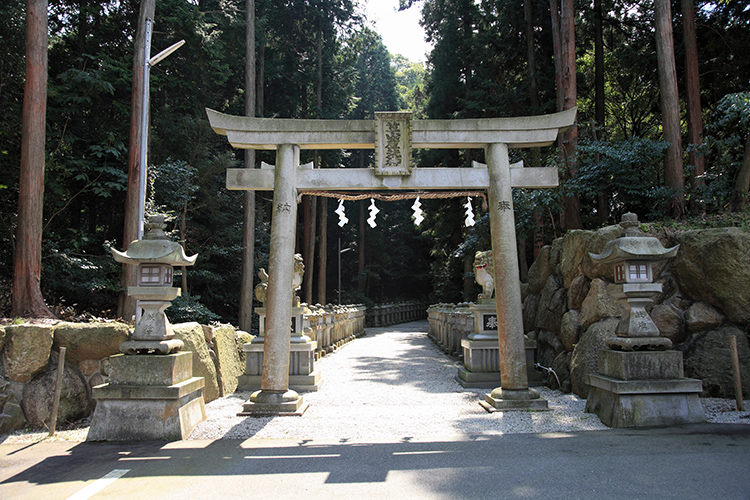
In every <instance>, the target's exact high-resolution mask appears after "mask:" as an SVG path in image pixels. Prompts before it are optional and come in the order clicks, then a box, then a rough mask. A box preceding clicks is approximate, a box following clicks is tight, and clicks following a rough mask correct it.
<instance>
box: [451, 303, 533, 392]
mask: <svg viewBox="0 0 750 500" xmlns="http://www.w3.org/2000/svg"><path fill="white" fill-rule="evenodd" d="M470 309H471V312H472V314H473V316H474V333H472V334H470V335H469V336H468V337H467V338H465V339H461V348H462V349H463V361H464V365H463V366H461V367H459V368H458V371H457V373H456V380H458V383H459V384H461V386H462V387H497V386H499V385H500V377H501V374H500V349H499V347H498V340H497V307H496V306H495V304H472V305H471V307H470ZM525 345H526V371H527V375H528V379H529V385H531V386H538V385H542V375H541V373H539V372H538V371H536V370H534V351H535V350H536V341H534V340H531V339H529V338H526V339H525Z"/></svg>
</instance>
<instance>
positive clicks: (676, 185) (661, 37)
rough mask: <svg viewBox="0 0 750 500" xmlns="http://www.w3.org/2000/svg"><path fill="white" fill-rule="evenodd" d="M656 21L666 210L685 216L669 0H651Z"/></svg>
mask: <svg viewBox="0 0 750 500" xmlns="http://www.w3.org/2000/svg"><path fill="white" fill-rule="evenodd" d="M654 20H655V24H656V27H655V28H656V30H655V31H656V57H657V60H658V66H659V89H660V94H661V111H662V130H663V133H664V140H665V141H667V142H669V144H670V146H669V148H667V151H666V156H665V158H664V181H665V184H666V185H667V187H669V188H671V189H673V190H674V191H675V195H674V197H673V198H672V199H671V201H670V207H669V213H670V215H672V216H673V217H677V218H679V217H682V216H683V215H685V179H684V171H683V166H682V136H681V131H680V99H679V94H678V92H677V70H676V68H675V60H674V37H673V33H672V9H671V6H670V2H669V0H654Z"/></svg>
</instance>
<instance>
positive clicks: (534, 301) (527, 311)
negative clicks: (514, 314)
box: [523, 293, 539, 333]
mask: <svg viewBox="0 0 750 500" xmlns="http://www.w3.org/2000/svg"><path fill="white" fill-rule="evenodd" d="M538 308H539V295H537V294H535V293H531V294H529V295H528V296H527V297H526V299H525V300H524V301H523V333H529V332H530V331H532V330H535V329H536V312H537V310H538Z"/></svg>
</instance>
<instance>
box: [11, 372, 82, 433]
mask: <svg viewBox="0 0 750 500" xmlns="http://www.w3.org/2000/svg"><path fill="white" fill-rule="evenodd" d="M56 382H57V363H56V362H53V363H51V364H50V366H49V368H48V369H47V370H45V371H44V372H42V373H40V374H39V375H37V376H36V377H34V378H33V379H32V380H31V381H30V382H29V383H28V384H26V387H25V388H24V391H23V401H21V407H22V408H23V412H24V414H25V415H26V419H27V420H28V421H29V424H30V425H31V426H33V427H45V426H46V425H48V424H49V419H50V415H51V414H52V404H53V402H54V396H55V384H56ZM92 406H93V405H92V401H91V396H90V393H89V390H88V384H87V383H86V381H85V380H84V379H83V376H81V374H80V373H79V372H78V370H77V369H75V368H73V367H72V366H68V365H67V364H66V365H65V369H64V371H63V379H62V391H61V392H60V403H59V405H58V407H57V425H61V424H64V423H66V422H75V421H76V420H79V419H81V418H84V417H87V416H89V415H90V414H91V410H92Z"/></svg>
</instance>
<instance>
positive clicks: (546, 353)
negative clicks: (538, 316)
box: [536, 330, 565, 367]
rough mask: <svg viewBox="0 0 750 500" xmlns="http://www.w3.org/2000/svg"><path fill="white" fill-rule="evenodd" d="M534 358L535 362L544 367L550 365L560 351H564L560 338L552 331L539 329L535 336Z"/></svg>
mask: <svg viewBox="0 0 750 500" xmlns="http://www.w3.org/2000/svg"><path fill="white" fill-rule="evenodd" d="M536 341H537V348H536V360H537V362H538V363H539V364H540V365H542V366H546V367H550V366H552V362H553V361H554V359H555V358H556V357H557V355H558V354H560V353H561V352H565V348H564V347H563V345H562V343H561V342H560V339H558V338H557V335H555V334H554V333H551V332H548V331H546V330H540V331H539V335H537V338H536Z"/></svg>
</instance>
